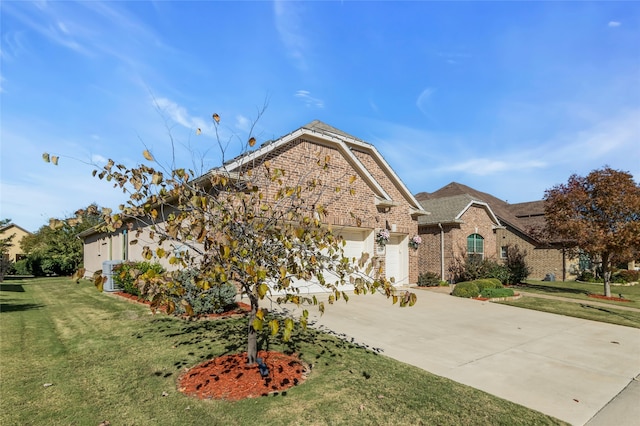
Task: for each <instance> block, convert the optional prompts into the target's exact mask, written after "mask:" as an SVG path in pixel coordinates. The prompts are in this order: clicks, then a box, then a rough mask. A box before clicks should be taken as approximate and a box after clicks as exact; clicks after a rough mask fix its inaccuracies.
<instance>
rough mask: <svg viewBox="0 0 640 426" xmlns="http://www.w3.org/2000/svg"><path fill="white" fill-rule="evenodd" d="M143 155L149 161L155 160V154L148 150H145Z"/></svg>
mask: <svg viewBox="0 0 640 426" xmlns="http://www.w3.org/2000/svg"><path fill="white" fill-rule="evenodd" d="M142 156H143V157H144V158H145V159H146V160H147V161H153V155H151V153H150V152H149V151H148V150H146V149H145V150H144V151H143V152H142Z"/></svg>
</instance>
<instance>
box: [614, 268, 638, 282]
mask: <svg viewBox="0 0 640 426" xmlns="http://www.w3.org/2000/svg"><path fill="white" fill-rule="evenodd" d="M618 277H619V279H620V280H621V282H622V283H632V282H636V281H639V280H640V271H633V270H627V269H622V270H620V271H618V272H616V273H615V274H614V275H613V277H612V281H613V279H614V278H618ZM614 282H615V281H614Z"/></svg>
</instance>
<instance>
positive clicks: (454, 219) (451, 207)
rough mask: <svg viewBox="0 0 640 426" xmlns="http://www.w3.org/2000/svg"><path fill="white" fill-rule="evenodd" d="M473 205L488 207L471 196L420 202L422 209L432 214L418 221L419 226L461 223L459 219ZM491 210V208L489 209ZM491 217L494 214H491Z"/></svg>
mask: <svg viewBox="0 0 640 426" xmlns="http://www.w3.org/2000/svg"><path fill="white" fill-rule="evenodd" d="M471 203H478V204H481V205H483V206H484V205H486V206H488V204H487V203H485V202H484V201H482V200H479V199H477V198H475V197H472V196H471V195H469V194H460V195H454V196H451V197H442V198H435V199H428V200H423V201H420V204H421V205H422V208H423V209H425V210H427V211H429V212H431V214H430V215H429V216H422V217H420V218H419V219H418V224H419V225H436V224H438V223H461V222H462V221H461V220H460V219H459V218H458V216H459V215H460V213H462V212H463V211H464V209H465V208H467V206H469V204H471ZM489 209H491V207H489ZM489 214H490V215H491V216H493V214H491V213H489Z"/></svg>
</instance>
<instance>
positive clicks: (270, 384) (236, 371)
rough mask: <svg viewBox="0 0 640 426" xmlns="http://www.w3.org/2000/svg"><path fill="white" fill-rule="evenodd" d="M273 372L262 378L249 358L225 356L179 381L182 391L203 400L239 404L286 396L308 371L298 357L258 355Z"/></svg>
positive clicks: (192, 370)
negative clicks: (239, 402)
mask: <svg viewBox="0 0 640 426" xmlns="http://www.w3.org/2000/svg"><path fill="white" fill-rule="evenodd" d="M258 357H259V358H262V359H263V360H264V363H265V364H266V365H267V367H268V368H269V376H268V377H262V376H261V375H260V371H259V369H258V365H257V364H254V365H251V366H250V365H247V354H246V352H245V353H241V354H235V355H226V356H221V357H218V358H215V359H212V360H210V361H206V362H204V363H202V364H200V365H197V366H195V367H193V368H191V369H189V370H188V371H187V372H185V373H184V374H183V375H182V376H181V377H180V379H178V390H179V391H180V392H183V393H184V394H186V395H190V396H194V397H197V398H200V399H224V400H227V401H238V400H241V399H244V398H257V397H260V396H268V395H270V394H277V393H282V394H285V392H284V391H286V390H287V389H289V388H291V387H293V386H296V385H299V384H300V383H302V382H303V381H304V379H305V378H306V375H307V371H308V370H307V367H306V366H305V365H304V364H303V363H302V362H301V361H300V360H299V359H298V358H297V357H296V356H289V355H285V354H283V353H281V352H266V351H260V352H258Z"/></svg>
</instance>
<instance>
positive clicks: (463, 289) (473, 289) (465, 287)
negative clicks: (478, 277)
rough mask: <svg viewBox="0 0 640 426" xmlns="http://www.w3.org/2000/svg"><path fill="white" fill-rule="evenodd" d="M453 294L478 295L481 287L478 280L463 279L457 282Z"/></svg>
mask: <svg viewBox="0 0 640 426" xmlns="http://www.w3.org/2000/svg"><path fill="white" fill-rule="evenodd" d="M451 294H452V295H453V296H456V297H478V296H479V295H480V289H479V288H478V284H476V281H463V282H461V283H458V284H456V287H455V288H454V289H453V291H452V292H451Z"/></svg>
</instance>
